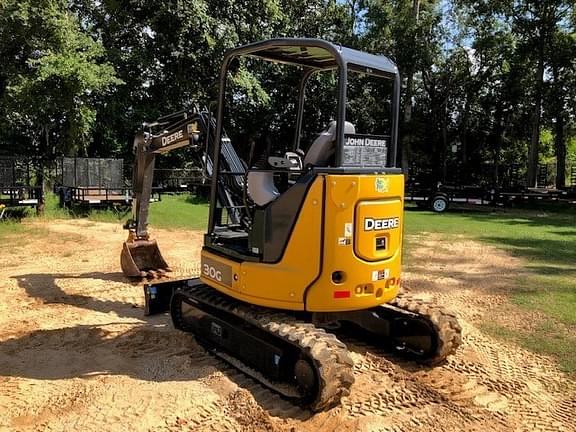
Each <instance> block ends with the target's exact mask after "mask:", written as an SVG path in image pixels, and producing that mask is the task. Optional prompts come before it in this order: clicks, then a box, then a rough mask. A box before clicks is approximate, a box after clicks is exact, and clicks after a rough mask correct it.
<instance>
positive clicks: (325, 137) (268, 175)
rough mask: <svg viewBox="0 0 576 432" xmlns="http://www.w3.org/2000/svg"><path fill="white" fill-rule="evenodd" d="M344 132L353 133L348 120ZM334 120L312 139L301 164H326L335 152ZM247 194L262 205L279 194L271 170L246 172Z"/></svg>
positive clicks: (257, 203) (352, 126) (353, 129)
mask: <svg viewBox="0 0 576 432" xmlns="http://www.w3.org/2000/svg"><path fill="white" fill-rule="evenodd" d="M344 133H345V134H354V133H356V128H355V127H354V125H353V124H352V123H350V122H344ZM335 142H336V121H335V120H333V121H331V122H330V123H329V124H328V127H327V128H326V129H325V130H324V131H322V132H321V133H320V135H319V136H318V137H317V138H316V139H315V140H314V142H313V143H312V145H311V146H310V148H309V149H308V151H307V152H306V155H305V156H304V163H303V165H304V166H305V167H306V166H310V165H312V166H328V164H329V163H330V160H331V159H332V157H333V156H334V153H335V152H336V146H335V145H334V144H335ZM248 195H250V198H251V199H252V201H254V202H255V203H256V205H258V206H260V207H264V206H266V205H267V204H269V203H270V202H272V201H274V200H275V199H276V198H278V197H279V196H280V192H278V189H276V186H275V185H274V173H273V172H259V171H249V172H248Z"/></svg>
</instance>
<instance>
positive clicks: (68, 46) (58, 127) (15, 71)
mask: <svg viewBox="0 0 576 432" xmlns="http://www.w3.org/2000/svg"><path fill="white" fill-rule="evenodd" d="M0 55H1V56H2V58H3V59H5V60H4V61H3V62H2V65H3V66H0V82H1V83H2V85H0V112H1V113H3V117H4V116H5V121H6V122H7V123H8V126H9V128H8V129H9V130H10V129H12V131H11V132H12V133H14V134H16V135H20V136H21V137H23V138H26V139H27V144H28V146H29V147H30V148H31V150H35V151H37V152H40V153H41V154H42V155H44V156H49V155H52V154H54V152H55V150H56V147H57V148H58V149H59V150H60V152H62V153H64V154H69V155H73V154H78V153H80V154H86V146H85V142H86V141H87V140H88V139H89V137H90V133H91V131H92V129H93V127H94V123H95V120H96V114H97V110H96V106H97V98H98V96H100V95H102V94H104V93H105V92H106V91H107V90H109V89H110V87H111V86H114V85H120V84H121V81H120V80H118V79H117V78H116V76H115V73H114V68H113V66H112V65H111V64H109V63H106V62H102V61H101V60H102V58H103V57H104V56H105V50H104V48H103V47H102V45H101V44H100V43H99V42H98V41H96V40H94V39H92V37H90V36H89V35H88V34H86V32H85V31H84V29H82V28H81V23H80V21H79V19H78V17H77V16H75V15H74V14H73V13H72V12H70V11H69V10H68V7H67V2H64V1H49V0H44V1H12V0H5V1H3V3H2V9H1V11H0ZM6 60H7V61H6Z"/></svg>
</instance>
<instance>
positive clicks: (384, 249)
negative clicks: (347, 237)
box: [354, 197, 403, 261]
mask: <svg viewBox="0 0 576 432" xmlns="http://www.w3.org/2000/svg"><path fill="white" fill-rule="evenodd" d="M402 211H403V209H402V201H401V199H400V198H399V197H390V198H383V199H378V200H374V201H360V202H359V203H358V204H357V205H356V218H355V222H356V223H355V225H356V228H355V232H354V251H355V252H356V255H357V256H359V257H360V258H362V259H364V260H366V261H383V260H389V259H390V258H393V257H394V255H395V254H399V253H401V252H402V251H401V249H400V241H401V239H402V231H401V228H400V215H401V214H402Z"/></svg>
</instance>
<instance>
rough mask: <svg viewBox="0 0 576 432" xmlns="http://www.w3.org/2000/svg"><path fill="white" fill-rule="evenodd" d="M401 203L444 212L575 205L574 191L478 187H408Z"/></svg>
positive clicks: (575, 195)
mask: <svg viewBox="0 0 576 432" xmlns="http://www.w3.org/2000/svg"><path fill="white" fill-rule="evenodd" d="M404 200H405V201H406V202H413V203H415V204H416V205H417V206H418V207H420V208H427V209H429V210H432V211H434V212H436V213H444V212H445V211H446V210H448V208H449V207H450V206H451V205H453V204H456V205H466V206H468V205H470V206H494V207H513V206H518V205H520V206H523V205H527V206H538V205H555V204H557V205H561V206H576V191H574V190H559V189H547V188H514V189H499V190H498V189H485V188H482V187H479V186H450V185H442V184H438V185H436V186H435V187H428V188H426V187H411V188H408V189H407V190H406V192H405V196H404Z"/></svg>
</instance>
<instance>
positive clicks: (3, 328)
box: [0, 220, 576, 432]
mask: <svg viewBox="0 0 576 432" xmlns="http://www.w3.org/2000/svg"><path fill="white" fill-rule="evenodd" d="M39 229H40V230H39V234H40V235H39V236H38V237H37V238H35V239H30V241H28V240H26V241H19V240H17V245H16V246H14V247H10V248H7V247H4V248H2V249H1V250H0V267H1V268H2V279H1V280H0V296H1V299H2V300H1V301H0V430H10V431H12V430H15V431H20V430H21V431H31V430H39V431H71V430H78V431H80V430H81V431H124V430H126V431H149V430H150V431H267V432H271V431H316V430H317V431H356V430H358V431H432V430H434V431H438V430H442V431H460V430H470V431H472V430H474V431H487V430H489V431H504V430H506V431H508V430H518V431H534V430H535V431H569V430H571V431H576V419H575V418H574V415H575V413H576V385H575V383H574V381H573V380H571V378H570V377H568V376H566V375H564V374H563V373H561V372H560V371H559V370H558V368H557V366H556V364H555V362H554V361H553V360H552V359H549V358H546V357H543V356H539V355H536V354H533V353H531V352H528V351H525V350H522V349H520V348H517V347H515V346H512V345H508V344H506V343H503V342H501V341H497V340H495V339H493V338H491V337H489V336H487V335H486V334H484V333H483V332H482V331H481V329H480V328H481V323H483V322H490V321H494V320H496V321H498V320H500V321H501V320H503V319H504V320H508V321H510V323H511V324H512V325H513V326H530V323H531V321H532V320H533V319H534V318H535V317H534V316H531V315H530V314H527V313H523V312H520V311H518V310H516V309H515V308H514V307H513V306H512V305H509V304H508V303H507V301H506V297H505V294H506V292H507V290H508V289H509V287H510V286H511V285H512V284H513V283H515V274H516V273H517V272H518V271H519V266H520V263H519V262H518V261H517V260H515V259H513V258H511V257H508V256H506V255H505V254H504V253H502V252H500V251H497V250H495V249H493V248H490V247H488V246H485V245H482V244H479V243H475V242H471V241H464V240H462V241H460V242H455V243H448V242H447V241H442V239H441V238H438V237H434V236H426V235H422V236H421V237H420V238H419V239H414V238H413V239H411V240H412V244H415V243H416V241H419V243H420V246H418V247H417V248H416V249H415V250H414V251H413V256H412V259H410V261H409V263H408V266H407V268H406V270H407V271H406V274H405V277H404V281H405V282H404V283H405V287H406V289H408V290H410V291H412V292H415V293H418V294H419V295H422V296H423V297H430V298H434V299H436V300H437V301H438V302H442V303H444V304H445V305H446V306H447V307H448V308H450V309H452V310H454V311H455V312H457V314H458V315H459V318H460V320H461V323H462V325H463V329H464V345H463V347H462V348H461V349H460V350H459V352H458V353H457V355H455V356H454V357H453V358H451V359H450V361H449V362H448V363H447V364H445V365H443V366H441V367H437V368H435V369H427V368H423V367H419V366H417V365H415V364H414V363H411V362H407V361H403V360H400V359H398V358H394V357H393V356H391V355H388V354H386V353H384V352H381V351H379V350H378V349H374V348H371V347H369V346H366V345H362V344H360V343H357V342H354V341H351V340H350V341H348V340H346V341H345V342H346V343H347V344H348V346H349V348H350V350H351V351H352V354H353V358H354V361H355V363H356V366H355V375H356V383H355V384H354V386H353V388H352V393H351V395H350V396H349V397H348V398H345V399H344V400H343V403H342V406H341V407H338V408H335V409H333V410H331V411H329V412H325V413H320V414H316V415H312V414H311V413H309V412H306V411H302V410H300V409H298V408H296V407H294V406H292V405H291V404H290V403H288V402H286V401H283V400H282V399H280V398H279V397H278V396H275V395H274V394H272V393H270V392H269V391H268V390H266V389H264V388H262V387H261V386H259V385H258V384H256V383H254V382H253V381H251V380H250V379H248V378H246V377H244V376H243V375H242V374H240V373H238V372H237V371H236V370H235V369H232V368H230V367H229V366H227V365H226V364H224V363H223V362H221V361H220V360H217V359H215V358H213V357H211V356H209V355H207V354H206V353H205V352H204V351H203V350H202V348H200V347H199V346H198V345H197V344H196V343H195V342H194V339H193V337H192V336H190V335H187V334H183V333H181V332H179V331H176V330H174V329H173V328H172V327H171V324H170V323H169V318H168V317H167V316H166V315H160V316H154V317H148V318H147V317H144V316H143V310H142V306H143V295H142V286H141V285H139V284H134V283H130V282H128V281H127V280H126V279H124V278H123V276H122V274H121V273H120V271H119V262H118V261H119V253H120V248H121V244H122V241H123V240H124V236H125V232H123V231H122V229H121V228H120V227H119V226H115V225H113V224H105V223H94V222H89V221H83V220H72V221H55V222H50V223H49V224H47V223H45V224H43V225H42V226H40V227H39ZM155 237H156V238H157V239H158V240H159V243H160V245H161V248H162V250H163V252H164V255H165V256H166V258H167V260H168V261H169V262H170V263H172V265H173V267H174V269H175V272H174V277H178V276H186V275H187V274H190V273H191V272H194V271H195V270H196V265H195V260H196V259H197V257H198V254H199V248H200V245H201V237H202V235H201V233H194V232H180V231H178V232H168V231H161V230H158V231H156V232H155ZM439 246H440V247H439ZM503 311H504V314H503ZM503 315H504V316H503ZM536 318H537V317H536Z"/></svg>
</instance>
